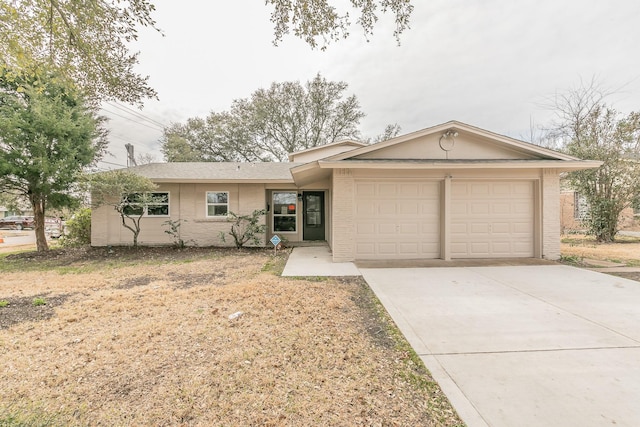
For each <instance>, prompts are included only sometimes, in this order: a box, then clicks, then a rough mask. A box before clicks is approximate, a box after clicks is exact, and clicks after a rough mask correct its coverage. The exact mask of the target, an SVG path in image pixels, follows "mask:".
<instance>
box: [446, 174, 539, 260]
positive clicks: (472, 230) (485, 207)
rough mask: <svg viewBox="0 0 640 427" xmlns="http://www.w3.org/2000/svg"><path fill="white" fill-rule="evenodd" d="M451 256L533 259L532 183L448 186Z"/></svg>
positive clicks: (462, 183)
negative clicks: (449, 190) (449, 188)
mask: <svg viewBox="0 0 640 427" xmlns="http://www.w3.org/2000/svg"><path fill="white" fill-rule="evenodd" d="M451 193H452V194H451V257H452V258H507V257H533V252H534V250H533V243H534V239H533V229H534V227H533V218H534V216H533V206H534V204H533V201H534V197H533V182H532V181H515V182H506V181H504V182H503V181H486V182H477V181H474V182H455V181H454V182H452V183H451Z"/></svg>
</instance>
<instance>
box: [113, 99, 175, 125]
mask: <svg viewBox="0 0 640 427" xmlns="http://www.w3.org/2000/svg"><path fill="white" fill-rule="evenodd" d="M107 104H109V105H111V106H112V107H115V108H117V109H119V110H120V111H124V112H125V113H128V114H131V115H132V116H135V117H138V118H140V119H142V120H146V121H147V122H149V123H153V124H154V125H157V126H160V127H162V128H165V127H166V125H165V124H164V123H161V122H159V121H157V120H154V119H152V118H151V117H149V116H146V115H144V114H142V113H141V112H139V111H136V110H134V109H133V108H129V107H127V106H126V105H122V104H120V103H117V102H112V101H107Z"/></svg>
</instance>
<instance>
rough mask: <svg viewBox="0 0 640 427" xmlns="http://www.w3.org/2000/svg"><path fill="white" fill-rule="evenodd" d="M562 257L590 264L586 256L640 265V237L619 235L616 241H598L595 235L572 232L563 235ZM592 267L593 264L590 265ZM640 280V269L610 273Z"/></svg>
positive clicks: (574, 261)
mask: <svg viewBox="0 0 640 427" xmlns="http://www.w3.org/2000/svg"><path fill="white" fill-rule="evenodd" d="M561 251H562V257H563V260H564V261H565V262H568V263H570V264H574V265H578V266H581V267H585V266H588V265H586V264H585V263H584V262H583V260H584V259H585V258H588V259H594V260H602V261H612V262H618V263H621V264H624V265H625V266H629V267H640V238H637V237H625V236H619V237H618V238H617V240H616V242H614V243H597V242H596V241H595V239H594V238H593V237H589V236H584V235H579V234H572V235H566V236H562V244H561ZM588 267H592V266H590V265H589V266H588ZM610 274H614V275H616V276H620V277H624V278H627V279H632V280H637V281H640V272H639V271H630V272H616V273H610Z"/></svg>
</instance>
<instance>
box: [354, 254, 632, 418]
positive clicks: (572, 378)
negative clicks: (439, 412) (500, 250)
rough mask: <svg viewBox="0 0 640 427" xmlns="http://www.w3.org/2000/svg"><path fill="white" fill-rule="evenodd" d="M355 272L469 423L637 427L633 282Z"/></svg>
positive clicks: (511, 274) (537, 273)
mask: <svg viewBox="0 0 640 427" xmlns="http://www.w3.org/2000/svg"><path fill="white" fill-rule="evenodd" d="M360 271H361V272H362V274H363V276H364V278H365V279H366V281H367V283H369V285H370V286H371V288H372V289H373V290H374V292H375V293H376V295H377V296H378V298H379V299H380V301H381V302H382V304H383V305H384V306H385V308H386V309H387V311H388V312H389V313H390V314H391V316H392V317H393V319H394V321H395V322H396V324H397V325H398V327H399V328H400V329H401V331H402V332H403V333H404V335H405V336H406V337H407V339H408V340H409V342H410V344H411V345H412V347H413V348H414V349H415V350H416V352H417V353H418V354H419V355H420V357H421V358H422V360H423V361H424V363H425V365H426V366H427V368H428V369H429V370H430V371H431V373H432V374H433V376H434V378H435V379H436V381H438V383H439V384H440V386H441V387H442V389H443V390H444V392H445V393H446V394H447V396H448V397H449V399H450V401H451V403H452V404H453V405H454V407H455V408H456V409H457V410H458V413H459V414H460V416H461V417H462V418H463V420H465V422H466V423H467V424H468V425H469V426H471V427H473V426H486V425H489V426H509V427H511V426H563V427H564V426H581V427H584V426H612V425H615V426H638V425H640V283H638V282H635V281H631V280H626V279H621V278H616V277H613V276H609V275H605V274H602V273H596V272H592V271H588V270H581V269H577V268H573V267H568V266H561V265H540V266H508V267H445V268H402V269H399V268H377V269H376V268H360Z"/></svg>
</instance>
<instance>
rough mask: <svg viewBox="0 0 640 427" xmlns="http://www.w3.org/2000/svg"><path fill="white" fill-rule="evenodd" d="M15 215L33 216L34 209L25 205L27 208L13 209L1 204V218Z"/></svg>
mask: <svg viewBox="0 0 640 427" xmlns="http://www.w3.org/2000/svg"><path fill="white" fill-rule="evenodd" d="M13 215H27V216H33V210H32V209H31V208H29V207H25V209H23V210H20V211H12V210H9V208H7V207H5V206H0V218H6V217H8V216H13Z"/></svg>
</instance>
